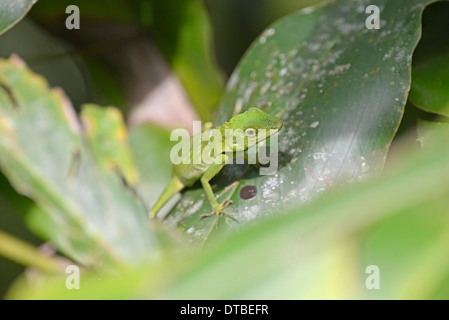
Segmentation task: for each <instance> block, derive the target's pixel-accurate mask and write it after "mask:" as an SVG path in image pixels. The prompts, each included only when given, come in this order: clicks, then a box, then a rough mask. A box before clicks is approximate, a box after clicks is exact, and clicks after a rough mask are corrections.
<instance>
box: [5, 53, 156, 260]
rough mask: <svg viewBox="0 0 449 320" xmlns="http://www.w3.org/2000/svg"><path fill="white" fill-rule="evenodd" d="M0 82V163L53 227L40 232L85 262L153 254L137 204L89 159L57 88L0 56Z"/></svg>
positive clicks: (143, 213) (15, 60)
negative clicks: (49, 86)
mask: <svg viewBox="0 0 449 320" xmlns="http://www.w3.org/2000/svg"><path fill="white" fill-rule="evenodd" d="M0 84H1V87H0V166H1V168H2V171H3V173H4V174H5V175H6V176H7V178H8V179H9V180H10V182H11V183H12V185H13V186H14V188H15V189H16V190H18V191H19V192H21V193H22V194H25V195H27V196H28V197H30V198H32V199H33V200H34V201H35V202H36V204H38V205H39V207H41V208H42V209H43V211H42V212H41V213H40V214H41V215H42V214H43V215H44V216H45V218H44V219H45V220H43V219H39V221H45V222H46V226H51V228H47V229H46V228H45V227H42V226H41V227H40V228H39V229H40V230H41V231H42V230H47V232H48V234H47V236H48V238H50V240H51V242H52V243H53V244H54V245H56V247H57V248H58V249H59V250H61V251H62V252H63V253H64V254H66V255H68V256H69V257H71V258H72V259H75V261H77V262H79V263H82V264H85V265H96V266H98V265H104V264H106V265H111V264H114V265H117V264H118V265H123V264H128V263H132V262H135V261H136V260H139V259H142V258H146V257H149V256H151V255H152V254H154V253H155V249H156V243H155V239H154V236H153V235H152V234H151V233H150V232H149V228H148V225H147V223H146V221H147V220H146V211H145V209H144V207H143V205H142V203H141V202H140V201H139V200H138V199H137V198H136V197H135V196H134V195H133V194H132V193H131V192H130V191H129V190H126V188H125V186H124V185H123V183H122V181H121V180H120V178H119V177H118V175H116V174H114V173H113V172H111V171H110V170H108V169H107V168H105V167H103V166H100V165H98V164H97V163H96V162H95V160H94V156H93V154H92V152H91V151H90V150H89V149H88V147H86V143H85V141H84V139H83V136H82V135H81V134H80V131H79V127H78V120H77V118H76V115H75V113H74V111H73V109H72V106H71V105H70V103H69V101H68V100H67V98H66V97H65V96H64V94H63V93H62V91H60V90H57V89H49V88H48V85H47V83H46V82H45V80H44V79H43V78H42V77H41V76H39V75H36V74H33V73H32V72H30V71H29V70H28V69H27V68H26V66H25V65H24V63H23V62H22V61H21V60H20V59H19V58H17V57H13V58H12V59H10V60H3V59H2V60H0ZM111 138H112V139H113V138H114V137H111ZM35 221H36V220H35Z"/></svg>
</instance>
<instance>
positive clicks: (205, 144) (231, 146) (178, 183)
mask: <svg viewBox="0 0 449 320" xmlns="http://www.w3.org/2000/svg"><path fill="white" fill-rule="evenodd" d="M281 128H282V121H281V120H280V119H279V118H277V117H275V116H272V115H270V114H268V113H266V112H264V111H262V110H260V109H258V108H250V109H249V110H247V111H246V112H244V113H241V114H238V115H236V116H234V117H232V118H231V119H230V120H229V121H228V122H226V123H224V124H222V125H221V126H218V127H216V128H215V129H210V128H207V129H205V130H204V131H203V132H202V133H199V134H198V135H200V134H201V135H203V136H204V134H205V133H206V132H208V131H209V130H217V131H215V132H218V133H219V134H220V135H219V137H221V140H218V141H215V138H214V139H210V140H209V141H207V140H201V143H200V144H199V145H198V144H197V146H196V148H195V144H194V143H193V140H194V139H195V138H197V139H198V135H195V136H194V137H192V138H190V141H189V142H190V148H189V154H188V155H184V157H187V159H188V160H189V161H188V162H189V163H180V164H176V165H174V168H173V178H172V180H171V181H170V183H169V184H168V186H167V187H166V188H165V190H164V191H163V193H162V195H161V196H160V197H159V199H158V200H157V202H156V203H155V204H154V206H153V207H152V208H151V210H150V212H149V215H150V217H151V218H154V217H155V216H156V214H157V212H158V211H159V210H160V209H161V208H162V207H163V206H164V204H165V203H166V202H167V201H168V200H169V199H170V198H172V197H173V196H174V195H175V194H176V193H177V192H179V191H181V190H182V189H183V188H185V187H190V186H192V185H193V184H194V183H195V182H196V181H198V180H200V181H201V184H202V186H203V189H204V193H205V194H206V198H207V200H208V202H209V205H210V206H211V208H212V213H210V214H205V215H202V217H206V216H212V215H214V214H215V215H216V221H215V223H216V224H218V220H219V217H220V215H221V214H223V215H225V216H227V217H229V218H231V219H233V220H235V221H237V220H236V219H235V218H234V217H233V216H231V215H230V214H228V213H226V212H225V211H224V209H225V208H226V207H227V206H228V205H230V204H231V203H232V202H231V201H230V200H226V201H224V202H222V203H221V204H219V203H218V202H217V200H216V198H215V195H214V192H213V191H212V187H211V185H210V184H209V181H210V180H211V179H212V178H213V177H215V176H216V175H217V174H218V172H220V170H221V169H222V168H223V167H224V166H225V165H226V164H227V163H228V162H229V160H231V159H233V158H235V156H236V152H238V151H246V150H247V149H248V148H250V147H252V146H255V145H256V144H258V143H260V142H262V141H264V140H265V139H266V138H268V137H269V136H270V135H272V134H274V133H276V132H278V131H279V130H280V129H281ZM261 129H265V130H261ZM212 133H213V132H212ZM212 133H210V134H212ZM231 134H232V136H231ZM197 141H198V140H197ZM205 148H209V149H207V150H211V151H210V152H206V154H208V155H209V156H210V157H211V159H212V162H209V163H206V162H204V159H203V158H201V161H200V162H199V163H197V164H195V162H194V159H198V156H199V155H203V154H204V150H205ZM214 148H216V149H214ZM213 150H219V151H218V152H216V153H217V154H215V153H214V152H213Z"/></svg>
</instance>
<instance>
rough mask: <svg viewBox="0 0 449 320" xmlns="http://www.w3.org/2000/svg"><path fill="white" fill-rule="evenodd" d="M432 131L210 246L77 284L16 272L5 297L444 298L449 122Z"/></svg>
mask: <svg viewBox="0 0 449 320" xmlns="http://www.w3.org/2000/svg"><path fill="white" fill-rule="evenodd" d="M429 138H430V139H429V141H430V142H431V143H430V144H429V145H428V146H427V147H426V149H425V150H424V151H422V150H421V151H420V152H419V153H417V152H416V149H415V148H414V147H413V150H414V151H413V152H411V150H410V149H411V148H408V149H406V150H402V151H403V152H401V153H400V154H398V156H399V159H398V161H396V162H395V163H396V166H395V167H394V168H390V171H388V172H386V173H385V174H384V175H383V176H382V177H381V178H377V179H375V180H374V181H369V182H364V183H361V184H360V185H359V186H357V187H355V186H352V187H350V188H345V189H344V190H339V191H338V193H337V194H334V195H329V194H328V195H327V196H325V197H323V199H322V201H316V202H314V203H312V204H311V205H310V206H309V207H307V208H305V209H304V210H298V209H293V210H289V211H288V213H287V214H285V215H282V216H277V217H274V218H272V219H263V220H261V222H260V223H259V224H258V225H257V226H253V227H250V228H246V229H245V230H242V231H241V232H240V233H238V234H236V235H235V236H233V237H229V238H226V240H225V241H219V242H212V243H211V246H210V247H208V248H207V250H202V251H200V252H198V251H196V252H195V254H192V253H187V252H184V253H182V254H180V255H177V256H175V257H172V258H171V259H169V261H167V262H165V263H164V262H163V263H161V264H156V265H154V264H152V265H147V266H142V268H141V269H138V270H132V271H130V272H126V273H124V274H121V275H119V276H114V277H110V276H105V277H102V278H101V279H98V275H97V274H93V275H91V276H87V277H86V278H84V279H82V280H81V283H82V285H83V286H84V287H83V288H82V289H81V290H66V289H65V288H61V285H60V283H61V281H63V280H62V279H60V278H56V279H54V280H53V281H49V282H46V283H45V286H43V287H36V286H29V285H27V284H26V283H24V282H23V281H21V282H18V283H17V285H16V286H15V287H13V288H12V290H11V291H10V295H9V298H16V299H23V298H40V299H42V298H51V299H53V298H59V299H61V298H63V299H66V298H70V299H73V298H79V299H98V298H112V299H118V298H120V299H130V298H162V299H170V298H172V299H257V298H260V299H282V298H284V299H296V298H318V299H323V298H337V299H343V298H352V299H362V298H382V299H403V298H418V299H431V298H433V297H437V296H438V297H442V298H446V299H447V292H448V291H447V279H448V277H449V272H448V270H449V269H448V267H449V260H448V257H447V251H448V250H449V241H448V235H449V220H448V218H447V204H448V202H447V199H448V196H449V193H448V190H449V170H448V163H449V149H447V148H445V146H446V145H447V139H448V132H447V131H444V130H443V131H438V132H433V134H429ZM370 265H375V266H377V267H379V270H380V278H379V280H380V289H379V290H376V289H373V290H369V289H368V288H367V287H366V285H365V284H366V280H367V279H368V277H369V276H370V273H367V272H366V270H367V267H368V266H370ZM167 312H171V311H167ZM176 313H179V310H176Z"/></svg>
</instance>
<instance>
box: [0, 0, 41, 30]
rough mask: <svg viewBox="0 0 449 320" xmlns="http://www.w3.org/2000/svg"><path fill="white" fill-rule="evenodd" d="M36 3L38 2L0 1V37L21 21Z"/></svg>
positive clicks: (30, 0) (26, 0) (23, 0)
mask: <svg viewBox="0 0 449 320" xmlns="http://www.w3.org/2000/svg"><path fill="white" fill-rule="evenodd" d="M35 2H36V0H2V1H0V35H1V34H2V33H4V32H6V31H7V30H8V29H9V28H11V27H12V26H13V25H15V24H16V23H17V22H18V21H20V19H21V18H23V16H24V15H25V14H26V13H27V12H28V10H30V8H31V6H32V5H33V4H34V3H35Z"/></svg>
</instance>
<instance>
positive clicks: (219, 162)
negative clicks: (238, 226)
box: [201, 154, 238, 227]
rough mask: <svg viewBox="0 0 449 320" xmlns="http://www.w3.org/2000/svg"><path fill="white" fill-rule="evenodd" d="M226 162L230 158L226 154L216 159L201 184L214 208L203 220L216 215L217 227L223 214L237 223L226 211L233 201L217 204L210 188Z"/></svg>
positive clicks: (202, 178) (204, 215) (205, 173)
mask: <svg viewBox="0 0 449 320" xmlns="http://www.w3.org/2000/svg"><path fill="white" fill-rule="evenodd" d="M226 160H228V156H226V155H225V154H222V156H221V157H220V158H216V159H215V161H214V163H212V164H211V165H210V166H209V168H207V170H206V171H205V172H204V174H203V176H202V177H201V184H202V185H203V189H204V193H205V194H206V198H207V201H208V202H209V205H210V207H211V208H212V213H210V214H203V215H202V216H201V218H204V217H209V216H212V215H216V219H215V225H216V226H217V227H218V221H219V219H220V215H221V214H223V215H225V216H226V217H228V218H231V219H232V220H234V221H236V222H238V221H237V219H236V218H234V217H233V216H232V215H230V214H228V213H226V212H225V211H224V209H225V208H226V207H227V206H229V205H230V204H232V201H231V200H225V201H223V202H222V203H221V204H220V203H218V202H217V200H216V199H215V194H214V192H213V190H212V187H211V186H210V183H209V181H210V180H212V178H213V177H215V176H216V175H217V173H219V172H220V170H221V169H223V167H224V166H225V164H226Z"/></svg>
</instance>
